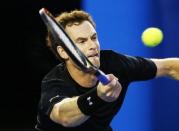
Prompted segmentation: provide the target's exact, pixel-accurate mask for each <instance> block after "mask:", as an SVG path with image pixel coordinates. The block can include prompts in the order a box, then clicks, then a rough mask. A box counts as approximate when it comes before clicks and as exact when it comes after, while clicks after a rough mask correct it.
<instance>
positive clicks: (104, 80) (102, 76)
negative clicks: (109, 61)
mask: <svg viewBox="0 0 179 131" xmlns="http://www.w3.org/2000/svg"><path fill="white" fill-rule="evenodd" d="M96 76H97V78H98V80H99V81H100V82H101V83H102V84H103V85H107V84H108V83H109V82H110V81H109V79H108V78H107V76H106V75H105V74H104V72H102V71H101V70H98V71H97V72H96Z"/></svg>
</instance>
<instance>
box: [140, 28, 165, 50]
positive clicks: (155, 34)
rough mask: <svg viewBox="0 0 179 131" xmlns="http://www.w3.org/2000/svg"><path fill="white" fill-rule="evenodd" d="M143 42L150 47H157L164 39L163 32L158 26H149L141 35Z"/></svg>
mask: <svg viewBox="0 0 179 131" xmlns="http://www.w3.org/2000/svg"><path fill="white" fill-rule="evenodd" d="M141 39H142V42H143V43H144V45H146V46H148V47H155V46H157V45H159V44H160V43H161V42H162V40H163V32H162V31H161V30H160V29H159V28H156V27H149V28H147V29H145V30H144V32H143V33H142V36H141Z"/></svg>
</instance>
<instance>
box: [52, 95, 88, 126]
mask: <svg viewBox="0 0 179 131" xmlns="http://www.w3.org/2000/svg"><path fill="white" fill-rule="evenodd" d="M77 100H78V97H73V98H65V99H63V100H62V101H61V102H59V103H57V104H55V105H54V107H53V109H52V111H51V113H50V118H51V119H52V120H53V121H54V122H56V123H59V124H61V125H63V126H65V127H75V126H78V125H80V124H82V123H83V122H85V121H86V120H87V119H88V118H89V116H87V115H85V114H83V113H82V112H81V110H80V109H79V108H78V105H77Z"/></svg>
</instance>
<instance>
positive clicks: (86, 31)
mask: <svg viewBox="0 0 179 131" xmlns="http://www.w3.org/2000/svg"><path fill="white" fill-rule="evenodd" d="M65 30H66V32H67V34H68V35H69V36H70V38H71V39H72V40H73V42H74V43H75V44H76V45H77V47H78V48H79V49H80V50H81V51H82V52H83V53H84V55H85V56H86V57H87V58H88V59H89V60H90V61H91V62H92V64H93V65H95V66H96V67H99V66H100V46H99V41H98V38H97V33H96V30H95V29H94V27H93V26H92V25H91V24H90V22H88V21H84V22H82V23H80V24H73V25H70V26H66V28H65Z"/></svg>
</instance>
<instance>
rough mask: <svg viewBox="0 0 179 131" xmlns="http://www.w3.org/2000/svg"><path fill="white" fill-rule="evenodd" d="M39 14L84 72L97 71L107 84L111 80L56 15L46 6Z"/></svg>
mask: <svg viewBox="0 0 179 131" xmlns="http://www.w3.org/2000/svg"><path fill="white" fill-rule="evenodd" d="M39 14H40V16H41V18H42V20H43V22H44V23H45V25H46V27H47V28H48V29H49V30H50V32H51V33H52V36H53V37H54V39H55V40H57V41H60V42H61V43H60V46H62V47H63V49H64V50H65V51H66V53H67V54H68V55H69V57H70V58H71V59H72V60H73V62H74V63H75V64H76V65H77V66H78V67H79V68H80V69H81V70H83V71H84V72H95V75H96V77H97V78H98V80H99V81H100V82H101V83H102V84H104V85H106V84H108V83H109V82H110V81H109V79H108V78H107V76H106V75H105V74H104V73H103V72H102V71H101V70H99V69H98V68H97V67H96V66H94V65H93V64H92V63H91V62H90V61H89V60H88V58H87V57H86V56H85V55H84V54H83V53H82V52H81V51H80V49H79V48H78V47H77V46H76V45H75V44H74V42H73V41H72V40H71V38H70V37H69V36H68V35H67V33H66V32H65V30H64V28H63V27H62V26H61V25H60V24H59V23H58V22H57V21H56V20H55V17H54V16H53V15H52V14H51V13H50V12H49V11H48V10H47V9H45V8H42V9H40V10H39Z"/></svg>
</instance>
